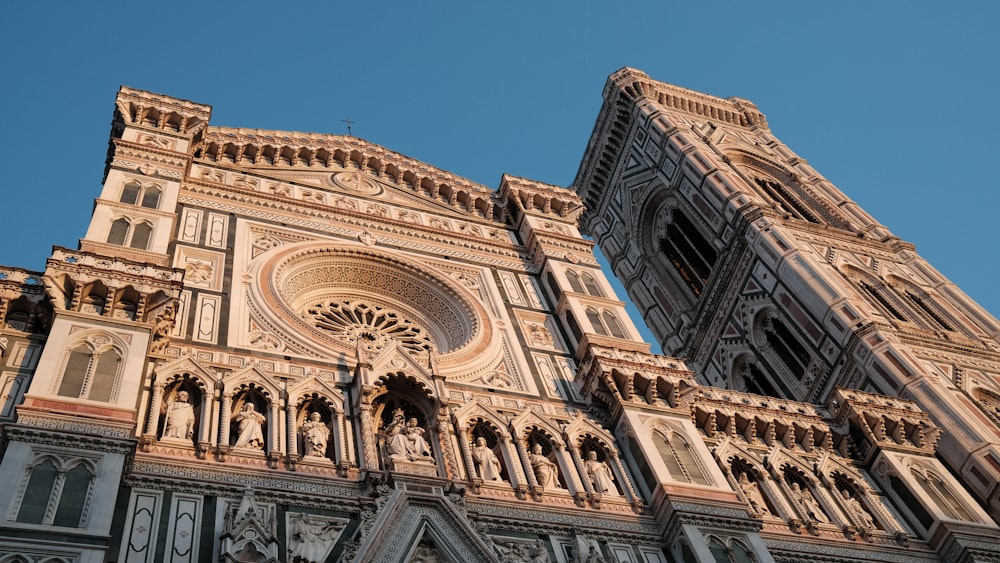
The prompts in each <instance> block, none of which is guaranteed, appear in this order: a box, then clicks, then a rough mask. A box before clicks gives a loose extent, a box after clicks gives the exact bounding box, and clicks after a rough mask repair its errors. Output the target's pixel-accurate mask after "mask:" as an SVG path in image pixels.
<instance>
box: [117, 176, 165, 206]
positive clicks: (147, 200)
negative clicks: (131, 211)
mask: <svg viewBox="0 0 1000 563" xmlns="http://www.w3.org/2000/svg"><path fill="white" fill-rule="evenodd" d="M162 192H163V190H162V189H161V188H160V187H159V186H157V185H153V184H151V185H146V186H143V185H142V184H141V183H140V182H138V181H135V180H133V181H131V182H128V183H127V184H125V185H124V186H123V187H122V195H121V197H120V198H119V199H118V201H120V202H122V203H127V204H129V205H139V206H141V207H146V208H148V209H156V208H157V207H158V206H159V205H160V194H161V193H162Z"/></svg>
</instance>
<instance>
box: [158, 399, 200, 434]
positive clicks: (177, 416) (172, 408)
mask: <svg viewBox="0 0 1000 563" xmlns="http://www.w3.org/2000/svg"><path fill="white" fill-rule="evenodd" d="M165 418H166V420H165V421H164V424H163V437H164V438H174V439H181V440H190V439H191V438H192V437H193V436H194V407H193V406H191V403H189V402H188V392H187V391H180V392H178V393H177V398H176V399H174V400H173V401H171V403H170V404H169V405H167V414H166V417H165Z"/></svg>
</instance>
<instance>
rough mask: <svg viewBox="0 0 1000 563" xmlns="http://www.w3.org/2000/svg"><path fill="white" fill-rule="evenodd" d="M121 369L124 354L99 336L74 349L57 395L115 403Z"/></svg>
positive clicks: (67, 357) (68, 358)
mask: <svg viewBox="0 0 1000 563" xmlns="http://www.w3.org/2000/svg"><path fill="white" fill-rule="evenodd" d="M121 367H122V355H121V353H120V352H119V351H118V350H116V349H115V348H114V347H112V346H111V345H110V343H109V341H108V340H107V339H106V337H102V336H95V337H93V338H91V339H89V340H88V341H85V342H81V343H79V344H77V345H76V346H75V347H73V348H71V349H70V351H69V354H68V355H67V356H66V363H65V366H64V368H63V372H62V377H61V378H60V380H59V384H58V388H57V391H56V393H57V394H58V395H59V396H61V397H72V398H79V399H89V400H91V401H104V402H108V401H111V399H112V398H113V395H114V392H115V388H116V386H117V383H118V376H119V373H120V372H121Z"/></svg>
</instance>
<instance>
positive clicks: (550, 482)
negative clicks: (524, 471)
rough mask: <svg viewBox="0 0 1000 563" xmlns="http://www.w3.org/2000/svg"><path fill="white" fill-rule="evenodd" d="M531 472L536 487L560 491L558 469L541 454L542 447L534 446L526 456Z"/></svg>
mask: <svg viewBox="0 0 1000 563" xmlns="http://www.w3.org/2000/svg"><path fill="white" fill-rule="evenodd" d="M528 460H529V461H530V462H531V470H532V471H533V472H534V473H535V480H536V481H537V482H538V486H539V487H542V488H543V489H561V488H562V487H561V486H560V485H559V468H558V466H557V465H556V464H555V463H553V462H552V460H550V459H549V458H547V457H545V454H543V453H542V445H541V444H535V445H534V447H532V448H531V453H530V454H529V455H528Z"/></svg>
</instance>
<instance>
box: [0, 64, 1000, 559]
mask: <svg viewBox="0 0 1000 563" xmlns="http://www.w3.org/2000/svg"><path fill="white" fill-rule="evenodd" d="M604 97H605V103H604V106H603V107H602V109H601V112H600V115H599V116H598V120H597V124H596V126H595V129H594V132H593V134H592V136H591V139H590V142H589V144H588V148H587V151H586V153H585V155H584V159H583V162H582V164H581V166H580V169H579V172H578V173H577V177H576V180H575V181H574V184H573V187H572V188H563V187H559V186H553V185H548V184H543V183H541V182H536V181H533V180H529V179H525V178H520V177H515V176H510V175H504V176H503V178H502V179H501V181H500V185H499V187H498V188H497V189H492V188H489V187H487V186H483V185H479V184H476V183H474V182H471V181H469V180H467V179H464V178H461V177H458V176H456V175H454V174H451V173H449V172H447V171H444V170H441V169H438V168H435V167H434V166H432V165H429V164H425V163H422V162H419V161H416V160H414V159H412V158H409V157H407V156H405V155H402V154H399V153H396V152H393V151H391V150H390V149H387V148H384V147H381V146H378V145H375V144H373V143H369V142H367V141H364V140H362V139H359V138H356V137H351V136H336V135H322V134H312V133H299V132H286V131H270V130H267V131H265V130H259V129H235V128H227V127H220V126H214V125H210V117H211V107H209V106H206V105H203V104H198V103H193V102H190V101H186V100H180V99H176V98H171V97H169V96H164V95H159V94H154V93H150V92H145V91H140V90H134V89H130V88H126V87H122V89H121V90H120V91H119V92H118V96H117V100H116V104H115V112H114V121H113V125H112V131H111V139H110V144H109V152H108V160H107V162H106V167H105V173H104V184H103V189H102V191H101V193H100V194H97V196H98V197H97V199H96V200H95V205H94V211H93V216H92V220H91V222H90V226H89V228H88V230H87V232H86V233H85V235H84V237H83V238H81V240H80V244H79V247H78V248H77V249H67V248H58V247H57V248H54V249H53V253H52V256H51V257H50V258H49V259H48V260H47V263H46V268H45V271H44V272H31V271H27V270H23V269H18V268H0V288H2V293H0V319H2V321H3V322H2V325H0V354H2V360H3V362H2V365H3V368H2V372H0V382H2V385H3V391H4V394H3V401H4V402H3V405H2V411H0V424H2V429H3V444H2V459H0V479H2V480H3V482H5V483H7V486H6V487H3V488H0V518H2V519H3V520H2V522H0V563H14V562H18V563H27V562H31V563H36V562H39V563H41V562H45V563H48V562H60V563H69V562H74V563H97V562H105V561H114V562H119V563H152V562H159V561H169V562H177V563H180V562H187V563H191V562H198V561H232V562H236V561H253V562H259V563H263V562H279V561H280V562H288V563H303V562H313V563H319V562H326V561H330V562H348V561H356V562H362V561H387V562H389V561H391V562H410V561H415V562H451V563H461V562H471V561H493V562H501V561H503V562H516V561H524V562H546V561H548V562H558V563H575V562H596V561H604V562H615V563H673V562H675V561H676V562H684V563H695V562H713V563H715V562H739V563H749V562H758V563H771V562H776V561H788V562H793V561H831V562H832V561H845V560H854V561H872V562H875V561H887V562H888V561H899V562H910V561H926V562H938V561H949V562H951V561H963V562H965V561H1000V539H998V538H1000V527H998V525H997V523H998V521H1000V500H998V495H1000V492H998V486H997V482H998V480H1000V428H998V418H997V417H998V407H1000V325H998V323H997V321H996V320H995V319H993V317H992V316H990V315H989V314H988V313H987V312H986V311H984V310H983V309H982V308H981V307H979V306H978V305H977V304H976V303H974V302H973V301H971V300H970V299H969V298H968V297H966V296H965V295H964V294H962V293H961V291H960V290H958V288H956V287H955V286H954V285H952V284H951V283H950V282H948V280H946V279H945V278H944V277H943V276H941V275H940V274H939V273H937V272H936V271H935V270H934V269H933V268H932V267H930V266H929V265H928V264H927V263H926V262H925V261H923V260H922V259H921V258H920V257H919V256H918V255H917V254H916V252H915V251H914V249H913V246H912V245H909V244H908V243H905V242H903V241H900V240H899V239H897V238H895V237H894V236H893V235H892V234H891V233H890V232H889V231H888V229H886V228H885V227H883V226H881V225H879V224H878V223H877V222H875V220H874V219H872V218H871V217H870V216H868V215H867V214H865V213H864V211H862V210H861V209H860V208H858V206H857V205H856V204H854V203H853V202H852V201H851V200H850V199H849V198H847V197H846V196H845V195H844V194H843V193H842V192H840V191H839V190H838V189H837V188H836V187H834V186H833V185H832V184H830V183H829V182H828V181H826V180H825V179H823V178H822V177H821V176H819V174H818V173H817V172H816V171H814V170H812V169H811V168H810V167H809V166H808V165H807V164H806V163H805V162H804V161H802V160H801V159H800V158H798V157H797V156H795V154H794V153H792V152H791V151H790V150H789V149H788V148H787V147H785V146H784V145H782V144H781V143H780V142H779V141H778V140H777V139H776V138H775V137H774V136H773V135H772V134H771V132H770V130H769V129H768V127H767V123H766V120H765V118H764V116H763V114H762V113H761V112H759V111H758V110H757V108H756V107H755V106H754V105H753V104H751V103H750V102H747V101H745V100H740V99H736V98H730V99H728V100H726V99H721V98H715V97H712V96H708V95H705V94H700V93H696V92H692V91H690V90H685V89H683V88H678V87H676V86H671V85H668V84H664V83H660V82H656V81H654V80H651V79H650V78H649V77H647V76H646V75H645V74H643V73H641V72H639V71H636V70H633V69H622V70H621V71H618V72H617V73H615V74H614V75H612V76H611V78H610V79H609V81H608V83H607V87H606V88H605V92H604ZM590 237H592V239H591V238H590ZM595 243H596V244H597V245H600V247H601V250H602V251H603V252H604V254H605V255H606V256H608V257H609V259H610V261H611V264H612V267H613V270H614V274H615V275H617V276H618V277H619V278H620V279H621V281H622V283H623V284H624V285H625V287H626V289H627V291H628V293H629V295H630V297H631V299H632V300H633V301H634V302H635V303H636V304H637V305H638V306H639V308H640V310H641V311H642V314H643V316H644V319H645V321H646V322H647V324H648V325H649V326H650V328H651V329H652V331H653V332H654V334H655V335H656V338H657V339H659V341H660V344H661V346H662V347H663V349H664V351H666V353H667V354H668V355H658V354H652V353H650V346H649V345H648V344H646V343H644V342H642V340H641V337H640V336H639V332H638V330H637V329H636V327H635V326H634V325H633V324H632V323H631V321H630V320H629V317H628V316H627V314H626V312H625V308H624V303H623V302H622V301H621V300H620V299H619V298H618V296H616V295H615V293H614V290H613V288H612V286H611V285H610V284H609V283H608V279H607V277H606V274H605V272H603V271H602V270H601V268H600V266H599V264H598V262H597V260H596V259H595V256H594V252H593V247H594V244H595Z"/></svg>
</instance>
